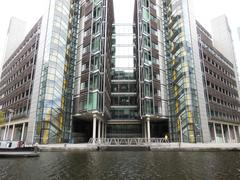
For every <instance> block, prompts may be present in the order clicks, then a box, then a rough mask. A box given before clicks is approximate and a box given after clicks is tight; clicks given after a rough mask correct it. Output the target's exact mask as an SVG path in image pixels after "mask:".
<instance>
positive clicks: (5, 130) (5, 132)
mask: <svg viewBox="0 0 240 180" xmlns="http://www.w3.org/2000/svg"><path fill="white" fill-rule="evenodd" d="M6 135H7V126H5V129H4V134H3V140H6Z"/></svg>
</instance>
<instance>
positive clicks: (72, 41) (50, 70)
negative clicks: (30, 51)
mask: <svg viewBox="0 0 240 180" xmlns="http://www.w3.org/2000/svg"><path fill="white" fill-rule="evenodd" d="M78 4H79V3H78V1H77V0H74V1H68V0H52V1H50V10H49V17H48V29H47V37H46V45H45V55H44V62H43V68H42V69H43V70H42V75H41V86H40V97H39V102H38V112H37V123H36V129H35V131H36V132H35V141H36V142H38V143H41V144H47V143H60V142H65V141H68V140H69V134H70V120H71V119H70V114H71V107H72V88H73V73H74V63H75V59H76V41H77V27H78V20H77V19H78V16H79V13H80V8H79V6H78Z"/></svg>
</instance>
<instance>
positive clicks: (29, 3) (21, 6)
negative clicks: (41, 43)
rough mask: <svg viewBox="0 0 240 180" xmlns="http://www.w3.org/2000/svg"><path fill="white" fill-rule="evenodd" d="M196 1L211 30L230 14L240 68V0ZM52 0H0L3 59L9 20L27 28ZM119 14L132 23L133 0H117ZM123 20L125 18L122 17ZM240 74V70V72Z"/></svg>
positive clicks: (198, 15) (199, 14) (0, 52)
mask: <svg viewBox="0 0 240 180" xmlns="http://www.w3.org/2000/svg"><path fill="white" fill-rule="evenodd" d="M192 1H194V3H195V16H196V18H197V20H198V21H200V23H201V24H202V25H204V26H205V27H206V28H207V29H208V30H209V31H210V32H211V29H210V20H211V19H213V18H215V17H217V16H219V15H222V14H226V15H227V16H228V20H229V23H230V27H231V30H232V33H233V39H234V43H235V51H236V53H237V55H238V67H239V69H240V60H239V54H240V53H239V52H240V42H239V39H238V36H237V27H240V11H239V8H240V1H239V0H192ZM48 2H49V0H1V1H0V59H2V57H3V50H4V45H5V41H6V34H7V29H8V23H9V20H10V18H11V17H12V16H15V17H18V18H20V19H22V20H24V21H26V22H27V31H28V30H29V29H30V28H31V26H33V25H34V23H35V22H36V21H37V20H38V19H39V18H40V16H41V15H42V14H43V13H44V12H45V9H46V6H47V4H48ZM114 3H115V5H116V6H117V7H118V8H116V9H115V11H116V13H117V14H119V12H121V16H117V15H116V20H117V17H121V18H122V19H124V18H125V19H127V23H129V22H130V23H131V22H132V20H133V17H131V16H130V17H129V15H131V14H132V11H133V0H114ZM120 22H121V23H122V21H121V20H120ZM239 74H240V73H239Z"/></svg>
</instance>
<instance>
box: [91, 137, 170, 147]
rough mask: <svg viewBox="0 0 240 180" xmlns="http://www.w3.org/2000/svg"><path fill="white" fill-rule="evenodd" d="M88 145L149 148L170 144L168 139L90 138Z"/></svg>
mask: <svg viewBox="0 0 240 180" xmlns="http://www.w3.org/2000/svg"><path fill="white" fill-rule="evenodd" d="M88 143H89V144H95V145H99V146H149V145H154V144H169V140H168V139H166V138H149V139H148V138H95V139H94V138H90V139H89V141H88Z"/></svg>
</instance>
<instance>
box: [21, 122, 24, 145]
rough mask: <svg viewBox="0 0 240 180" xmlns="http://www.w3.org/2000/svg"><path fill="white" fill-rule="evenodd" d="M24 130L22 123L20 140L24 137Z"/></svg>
mask: <svg viewBox="0 0 240 180" xmlns="http://www.w3.org/2000/svg"><path fill="white" fill-rule="evenodd" d="M24 130H25V123H23V125H22V133H21V141H23V138H24Z"/></svg>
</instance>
